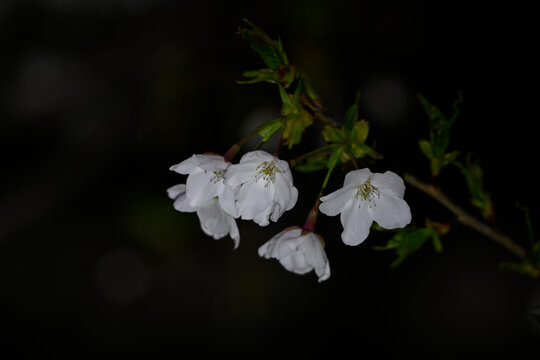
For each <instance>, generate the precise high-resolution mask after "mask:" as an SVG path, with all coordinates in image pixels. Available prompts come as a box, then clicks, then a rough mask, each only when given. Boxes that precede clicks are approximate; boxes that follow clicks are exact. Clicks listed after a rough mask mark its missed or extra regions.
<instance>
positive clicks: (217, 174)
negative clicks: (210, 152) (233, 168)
mask: <svg viewBox="0 0 540 360" xmlns="http://www.w3.org/2000/svg"><path fill="white" fill-rule="evenodd" d="M205 173H206V171H205ZM212 173H213V174H214V176H213V177H211V178H210V182H211V183H213V184H217V183H218V182H223V177H224V175H225V170H214V171H212Z"/></svg>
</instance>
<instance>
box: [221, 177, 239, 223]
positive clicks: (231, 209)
mask: <svg viewBox="0 0 540 360" xmlns="http://www.w3.org/2000/svg"><path fill="white" fill-rule="evenodd" d="M219 205H221V208H222V209H223V210H224V211H225V212H226V213H227V214H229V215H231V216H233V217H235V218H238V209H237V207H236V198H235V196H234V191H232V190H231V188H230V187H228V186H227V185H225V184H223V188H222V191H221V193H220V194H219Z"/></svg>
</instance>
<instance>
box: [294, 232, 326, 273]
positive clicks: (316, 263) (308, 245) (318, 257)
mask: <svg viewBox="0 0 540 360" xmlns="http://www.w3.org/2000/svg"><path fill="white" fill-rule="evenodd" d="M300 239H301V240H300V244H299V246H298V248H299V249H300V251H301V252H302V254H304V258H305V259H306V263H308V264H309V265H311V266H313V267H314V268H316V267H321V266H324V258H323V256H322V253H323V252H324V249H323V247H322V243H321V241H320V240H319V239H318V238H317V236H316V235H315V234H314V233H312V232H310V233H308V234H306V235H304V236H302V237H300Z"/></svg>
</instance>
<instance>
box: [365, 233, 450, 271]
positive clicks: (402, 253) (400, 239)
mask: <svg viewBox="0 0 540 360" xmlns="http://www.w3.org/2000/svg"><path fill="white" fill-rule="evenodd" d="M438 237H439V236H438V234H437V232H436V231H435V230H434V229H433V228H431V227H422V228H420V227H415V226H412V227H408V228H405V229H401V230H398V232H396V234H395V235H394V236H393V237H392V238H391V239H390V240H388V243H387V244H386V245H385V246H374V247H373V248H374V249H375V250H395V251H396V255H397V259H396V260H394V262H392V264H391V265H390V267H391V268H396V267H398V266H399V265H400V264H401V263H402V262H403V260H405V259H407V258H408V257H409V256H411V255H412V254H414V253H415V252H416V251H418V249H420V248H421V247H422V245H424V243H425V242H426V240H428V239H429V238H432V239H433V238H437V240H434V245H435V244H436V243H437V242H440V239H438ZM441 246H442V245H441ZM438 248H440V247H438V244H437V245H435V249H438Z"/></svg>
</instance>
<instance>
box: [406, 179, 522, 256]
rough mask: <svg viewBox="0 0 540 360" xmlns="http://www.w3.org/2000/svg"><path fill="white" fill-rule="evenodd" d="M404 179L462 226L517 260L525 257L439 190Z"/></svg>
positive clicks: (511, 243)
mask: <svg viewBox="0 0 540 360" xmlns="http://www.w3.org/2000/svg"><path fill="white" fill-rule="evenodd" d="M404 179H405V181H406V182H407V183H409V184H410V185H412V186H414V187H415V188H417V189H418V190H420V191H422V192H424V193H426V194H427V195H429V196H431V197H432V198H434V199H435V200H437V201H438V202H439V203H440V204H442V205H443V206H444V207H445V208H447V209H448V210H450V211H451V212H452V213H454V214H455V215H456V216H457V220H458V221H459V222H460V223H462V224H463V225H465V226H468V227H470V228H472V229H474V230H476V231H478V232H479V233H481V234H483V235H485V236H487V237H488V238H490V239H491V240H493V241H495V242H497V243H499V244H500V245H502V246H504V247H505V248H506V249H508V250H509V251H511V252H512V253H514V254H515V255H516V256H518V257H519V258H521V259H523V258H524V257H525V249H523V248H522V247H521V246H519V245H518V244H516V243H515V242H514V241H513V240H512V239H511V238H509V237H508V236H506V235H503V234H501V233H499V232H497V231H495V230H494V229H493V228H491V227H489V226H488V225H486V224H485V223H483V222H481V221H479V220H477V219H476V218H474V217H473V216H471V215H470V214H469V213H467V212H466V211H465V210H463V209H462V208H461V207H459V206H457V205H456V204H454V203H453V202H452V201H451V200H450V199H449V198H448V197H447V196H446V195H445V194H444V193H443V192H442V191H441V190H440V189H439V188H437V187H435V186H433V185H429V184H426V183H424V182H422V181H420V180H418V179H417V178H416V177H414V176H413V175H410V174H405V176H404Z"/></svg>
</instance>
